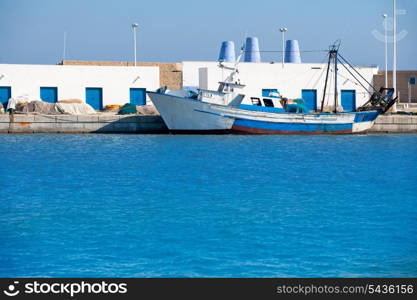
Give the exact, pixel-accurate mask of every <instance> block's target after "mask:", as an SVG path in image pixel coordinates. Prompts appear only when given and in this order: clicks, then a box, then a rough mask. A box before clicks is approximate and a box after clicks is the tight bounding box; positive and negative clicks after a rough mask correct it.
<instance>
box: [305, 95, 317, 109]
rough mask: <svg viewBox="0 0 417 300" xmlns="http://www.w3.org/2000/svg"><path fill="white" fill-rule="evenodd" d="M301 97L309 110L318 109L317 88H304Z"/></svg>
mask: <svg viewBox="0 0 417 300" xmlns="http://www.w3.org/2000/svg"><path fill="white" fill-rule="evenodd" d="M301 98H303V100H304V104H305V106H306V107H307V109H308V110H309V111H310V110H317V90H302V91H301Z"/></svg>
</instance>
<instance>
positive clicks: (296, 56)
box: [285, 40, 301, 64]
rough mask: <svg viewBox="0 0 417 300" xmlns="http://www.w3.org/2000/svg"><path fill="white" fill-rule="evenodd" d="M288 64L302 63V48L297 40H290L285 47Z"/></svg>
mask: <svg viewBox="0 0 417 300" xmlns="http://www.w3.org/2000/svg"><path fill="white" fill-rule="evenodd" d="M285 62H286V63H297V64H299V63H301V54H300V46H299V44H298V41H297V40H288V41H287V42H286V47H285Z"/></svg>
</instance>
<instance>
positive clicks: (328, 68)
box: [320, 53, 332, 112]
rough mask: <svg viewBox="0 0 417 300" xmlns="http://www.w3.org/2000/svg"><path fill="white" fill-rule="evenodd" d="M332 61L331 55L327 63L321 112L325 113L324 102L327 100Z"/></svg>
mask: <svg viewBox="0 0 417 300" xmlns="http://www.w3.org/2000/svg"><path fill="white" fill-rule="evenodd" d="M331 61H332V58H331V55H330V53H329V60H328V62H327V72H326V80H325V82H324V91H323V99H322V100H321V108H320V112H323V109H324V100H325V99H326V91H327V82H328V81H329V72H330V63H331Z"/></svg>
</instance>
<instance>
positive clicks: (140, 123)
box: [0, 114, 417, 133]
mask: <svg viewBox="0 0 417 300" xmlns="http://www.w3.org/2000/svg"><path fill="white" fill-rule="evenodd" d="M167 132H168V129H167V127H166V126H165V124H164V122H163V120H162V119H161V117H160V116H143V115H130V116H119V115H77V116H74V115H37V114H15V115H7V114H2V115H0V133H167ZM369 132H370V133H417V116H411V115H384V116H379V117H378V119H377V121H376V123H375V125H374V126H373V127H372V128H371V130H370V131H369Z"/></svg>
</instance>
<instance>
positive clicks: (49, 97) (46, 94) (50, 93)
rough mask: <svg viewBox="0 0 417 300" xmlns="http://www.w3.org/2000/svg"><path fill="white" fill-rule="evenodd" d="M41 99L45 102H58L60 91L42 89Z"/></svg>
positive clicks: (54, 88)
mask: <svg viewBox="0 0 417 300" xmlns="http://www.w3.org/2000/svg"><path fill="white" fill-rule="evenodd" d="M41 99H42V101H45V102H50V103H56V102H58V89H57V88H56V87H41Z"/></svg>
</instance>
